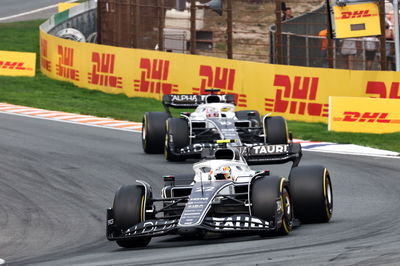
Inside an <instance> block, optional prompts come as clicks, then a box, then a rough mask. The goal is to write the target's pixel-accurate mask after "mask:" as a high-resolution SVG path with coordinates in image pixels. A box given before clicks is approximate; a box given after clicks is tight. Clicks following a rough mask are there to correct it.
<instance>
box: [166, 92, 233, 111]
mask: <svg viewBox="0 0 400 266" xmlns="http://www.w3.org/2000/svg"><path fill="white" fill-rule="evenodd" d="M162 103H163V105H164V107H165V108H166V109H167V110H168V108H170V107H172V108H178V109H191V108H196V107H197V106H199V105H200V104H205V103H232V104H234V103H235V95H233V94H208V95H194V94H166V95H164V96H163V99H162Z"/></svg>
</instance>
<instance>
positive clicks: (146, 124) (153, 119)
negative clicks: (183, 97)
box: [142, 112, 169, 153]
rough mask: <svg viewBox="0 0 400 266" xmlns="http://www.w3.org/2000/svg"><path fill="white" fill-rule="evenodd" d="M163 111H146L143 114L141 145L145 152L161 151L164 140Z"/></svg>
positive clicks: (166, 115) (165, 115) (164, 118)
mask: <svg viewBox="0 0 400 266" xmlns="http://www.w3.org/2000/svg"><path fill="white" fill-rule="evenodd" d="M168 117H169V115H168V114H167V113H164V112H147V113H145V114H144V116H143V130H142V147H143V150H144V152H145V153H163V150H164V142H165V121H166V120H167V119H168Z"/></svg>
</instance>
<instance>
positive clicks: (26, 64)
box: [0, 51, 36, 77]
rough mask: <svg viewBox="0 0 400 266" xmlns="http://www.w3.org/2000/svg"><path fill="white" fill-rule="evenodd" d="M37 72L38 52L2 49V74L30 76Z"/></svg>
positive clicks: (0, 64) (0, 69)
mask: <svg viewBox="0 0 400 266" xmlns="http://www.w3.org/2000/svg"><path fill="white" fill-rule="evenodd" d="M35 73H36V53H22V52H10V51H0V76H29V77H34V76H35Z"/></svg>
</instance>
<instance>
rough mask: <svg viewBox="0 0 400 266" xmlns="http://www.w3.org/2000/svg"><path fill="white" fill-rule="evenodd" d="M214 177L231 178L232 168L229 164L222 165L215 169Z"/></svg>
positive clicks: (218, 178)
mask: <svg viewBox="0 0 400 266" xmlns="http://www.w3.org/2000/svg"><path fill="white" fill-rule="evenodd" d="M213 174H214V177H215V179H216V180H229V179H233V178H232V170H231V168H230V167H229V166H221V167H219V168H218V169H216V170H215V171H214V173H213Z"/></svg>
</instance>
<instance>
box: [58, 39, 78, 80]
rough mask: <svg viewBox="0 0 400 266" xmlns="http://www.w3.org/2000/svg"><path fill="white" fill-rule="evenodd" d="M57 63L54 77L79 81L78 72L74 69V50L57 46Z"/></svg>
mask: <svg viewBox="0 0 400 266" xmlns="http://www.w3.org/2000/svg"><path fill="white" fill-rule="evenodd" d="M57 53H58V63H57V64H56V75H57V76H60V77H63V78H67V79H71V80H75V81H79V70H77V69H74V68H73V66H74V49H73V48H69V47H64V46H61V45H58V47H57Z"/></svg>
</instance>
